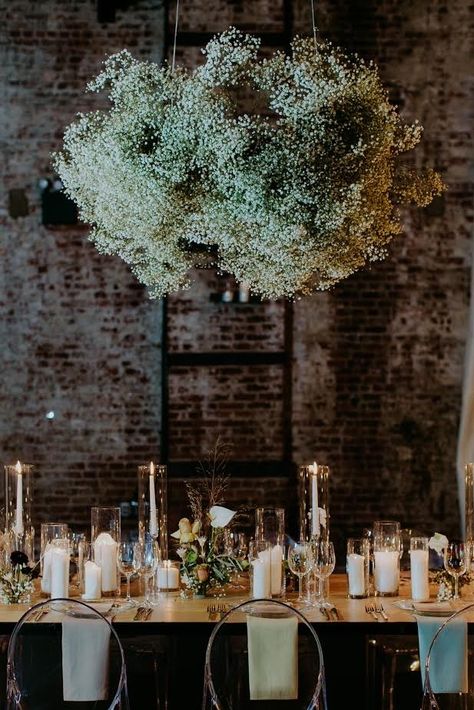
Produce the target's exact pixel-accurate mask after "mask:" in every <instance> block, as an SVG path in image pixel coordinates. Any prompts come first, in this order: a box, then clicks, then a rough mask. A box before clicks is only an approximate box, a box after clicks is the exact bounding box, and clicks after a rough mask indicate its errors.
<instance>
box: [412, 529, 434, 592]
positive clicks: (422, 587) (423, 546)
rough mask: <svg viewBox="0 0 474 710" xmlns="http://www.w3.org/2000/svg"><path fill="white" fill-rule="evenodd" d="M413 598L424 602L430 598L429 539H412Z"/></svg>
mask: <svg viewBox="0 0 474 710" xmlns="http://www.w3.org/2000/svg"><path fill="white" fill-rule="evenodd" d="M410 577H411V598H412V599H413V600H414V601H417V602H424V601H427V600H428V599H429V598H430V580H429V538H427V537H412V538H411V539H410Z"/></svg>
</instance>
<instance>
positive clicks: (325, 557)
mask: <svg viewBox="0 0 474 710" xmlns="http://www.w3.org/2000/svg"><path fill="white" fill-rule="evenodd" d="M313 557H314V562H313V564H314V574H315V575H316V577H317V578H318V579H319V580H320V585H319V588H320V590H321V596H320V598H319V600H318V606H319V608H324V607H331V606H332V604H331V603H330V602H329V601H328V600H327V599H325V598H324V590H325V584H324V582H325V581H326V579H327V578H328V577H329V576H330V575H331V574H332V573H333V572H334V567H335V566H336V554H335V552H334V545H333V543H332V542H329V540H317V541H315V542H314V543H313Z"/></svg>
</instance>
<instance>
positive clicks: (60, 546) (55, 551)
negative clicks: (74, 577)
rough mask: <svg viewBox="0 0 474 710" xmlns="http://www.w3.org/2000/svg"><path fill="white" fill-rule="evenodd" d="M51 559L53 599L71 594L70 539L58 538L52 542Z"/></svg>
mask: <svg viewBox="0 0 474 710" xmlns="http://www.w3.org/2000/svg"><path fill="white" fill-rule="evenodd" d="M49 552H50V555H51V557H50V559H51V594H50V596H51V599H64V598H67V597H68V596H69V563H70V546H69V540H67V539H66V540H63V539H57V540H53V541H52V542H51V543H50V548H49Z"/></svg>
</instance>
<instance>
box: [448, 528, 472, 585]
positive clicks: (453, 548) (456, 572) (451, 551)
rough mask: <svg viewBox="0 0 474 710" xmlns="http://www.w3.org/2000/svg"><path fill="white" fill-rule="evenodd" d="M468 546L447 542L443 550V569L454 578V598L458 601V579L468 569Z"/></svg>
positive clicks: (462, 543)
mask: <svg viewBox="0 0 474 710" xmlns="http://www.w3.org/2000/svg"><path fill="white" fill-rule="evenodd" d="M469 562H470V560H469V545H467V544H466V543H465V542H459V541H453V542H449V543H448V545H447V547H446V549H445V550H444V568H445V570H446V572H447V573H448V574H450V575H451V577H454V597H453V599H459V577H460V576H461V575H462V574H464V573H465V572H466V570H467V569H468V567H469Z"/></svg>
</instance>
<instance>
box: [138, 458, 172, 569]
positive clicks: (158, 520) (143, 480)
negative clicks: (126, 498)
mask: <svg viewBox="0 0 474 710" xmlns="http://www.w3.org/2000/svg"><path fill="white" fill-rule="evenodd" d="M167 486H168V478H167V468H166V466H162V465H155V464H154V463H153V461H151V462H150V463H149V464H147V465H146V466H139V467H138V537H139V540H140V542H142V543H143V542H144V540H145V537H146V536H149V537H150V538H151V539H153V540H157V541H158V544H159V547H160V553H161V558H162V559H163V560H167V559H168V488H167Z"/></svg>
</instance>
